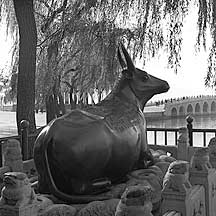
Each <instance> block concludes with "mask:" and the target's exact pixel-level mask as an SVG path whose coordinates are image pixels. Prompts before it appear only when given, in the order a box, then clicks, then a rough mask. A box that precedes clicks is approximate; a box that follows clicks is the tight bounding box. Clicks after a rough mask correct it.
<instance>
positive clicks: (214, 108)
mask: <svg viewBox="0 0 216 216" xmlns="http://www.w3.org/2000/svg"><path fill="white" fill-rule="evenodd" d="M215 112H216V103H215V101H212V103H211V113H215Z"/></svg>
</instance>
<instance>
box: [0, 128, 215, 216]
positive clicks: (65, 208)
mask: <svg viewBox="0 0 216 216" xmlns="http://www.w3.org/2000/svg"><path fill="white" fill-rule="evenodd" d="M150 147H151V148H152V149H154V151H155V152H156V153H155V155H156V154H157V152H158V155H159V156H158V158H160V160H161V161H157V162H156V165H157V167H155V166H152V168H151V173H150V172H149V173H148V172H143V171H142V172H141V171H136V173H135V172H133V173H131V177H133V175H132V174H137V175H138V176H136V178H134V177H133V179H130V183H131V182H133V183H136V182H137V183H136V184H138V185H139V183H140V182H141V181H143V182H147V180H148V178H150V177H151V176H155V175H159V179H158V180H157V181H153V180H150V181H148V183H146V185H144V186H143V185H142V187H139V186H131V185H127V184H122V185H121V187H119V188H118V189H113V191H115V192H117V191H118V193H121V194H122V199H123V200H122V201H121V199H120V197H118V198H116V197H114V199H111V200H106V201H95V202H92V203H89V204H87V205H86V204H80V205H66V204H64V203H62V204H59V200H56V204H53V202H54V199H52V200H50V199H48V198H47V197H46V196H43V195H39V194H36V193H31V190H33V189H31V188H33V186H37V175H36V169H35V166H34V161H33V160H26V161H22V157H21V151H20V145H19V142H17V141H16V140H8V141H7V142H5V143H4V145H3V154H4V155H3V167H1V168H0V178H1V179H2V178H7V177H8V176H10V177H11V176H12V177H13V176H14V175H15V176H16V175H17V176H19V178H21V179H23V181H24V179H25V176H26V178H27V179H28V180H26V181H25V182H27V185H28V187H27V188H28V190H27V191H28V192H26V193H23V194H22V193H21V194H22V195H21V197H22V198H21V200H24V201H20V202H18V203H21V204H17V205H16V204H15V205H14V203H12V204H11V203H10V202H9V203H7V202H6V203H5V202H4V193H5V191H7V190H6V189H4V188H5V186H4V187H3V189H2V193H1V198H0V215H2V216H24V215H30V216H31V215H32V216H36V215H38V216H39V215H40V216H45V215H50V214H51V213H52V215H59V212H62V214H63V215H64V214H66V213H65V212H71V215H74V216H75V215H78V216H81V215H89V216H94V215H112V216H115V215H121V214H125V213H124V211H126V213H127V214H126V215H128V216H132V215H134V213H133V209H137V208H136V202H139V205H140V207H139V208H140V209H139V210H140V214H142V213H143V212H146V213H145V214H147V212H148V214H147V215H149V216H152V215H155V213H154V208H155V206H156V205H155V204H157V205H158V203H159V208H158V206H157V215H158V216H160V215H161V216H215V215H216V205H215V203H216V192H215V191H216V170H215V168H216V138H212V139H211V141H210V143H209V146H208V148H198V147H196V148H195V147H192V146H190V145H189V143H188V132H187V128H180V130H179V135H178V145H177V146H150ZM168 155H169V156H168ZM170 155H171V156H170ZM173 158H177V159H178V160H177V161H175V160H173ZM158 167H159V168H161V171H160V170H159V169H158ZM188 167H189V168H188ZM173 170H174V171H173ZM21 173H25V175H22V174H21ZM152 173H154V174H152ZM17 178H18V177H17ZM161 178H162V181H163V187H162V193H161V195H160V196H162V197H163V201H162V203H160V202H159V200H158V198H159V197H160V196H157V197H154V190H153V197H154V198H152V201H151V199H150V198H149V197H150V195H145V193H147V192H148V194H151V193H152V192H151V189H155V188H157V190H159V188H160V187H159V186H160V185H159V184H158V182H160V181H161V180H160V179H161ZM172 178H173V179H174V180H173V179H172ZM170 179H171V180H170ZM135 181H136V182H135ZM152 185H153V187H152ZM2 186H3V185H2ZM2 186H1V188H2ZM29 186H30V187H29ZM149 187H150V188H149ZM126 190H129V191H130V193H129V192H128V191H126ZM33 191H34V190H33ZM146 191H147V192H146ZM29 194H34V195H31V196H30V195H29ZM137 194H139V196H140V198H139V197H138V198H137ZM157 195H159V193H158V192H157ZM133 196H134V198H133ZM125 197H126V198H127V199H128V201H127V202H126V204H127V205H128V206H129V207H127V208H128V209H129V210H127V208H125V206H127V205H126V204H125V203H124V202H125V199H126V198H125ZM142 197H143V198H142ZM129 198H130V199H131V200H132V201H131V202H130V199H129ZM156 198H157V199H156ZM26 199H27V202H26ZM13 202H14V201H13ZM151 202H152V204H153V205H151ZM23 203H24V204H23ZM57 203H58V204H57ZM128 203H129V204H128ZM133 203H135V204H134V206H135V207H133ZM142 203H143V205H145V207H142ZM124 205H125V206H124ZM151 209H153V211H152V212H153V213H151ZM158 209H159V210H158ZM104 212H105V213H104ZM122 212H123V213H122Z"/></svg>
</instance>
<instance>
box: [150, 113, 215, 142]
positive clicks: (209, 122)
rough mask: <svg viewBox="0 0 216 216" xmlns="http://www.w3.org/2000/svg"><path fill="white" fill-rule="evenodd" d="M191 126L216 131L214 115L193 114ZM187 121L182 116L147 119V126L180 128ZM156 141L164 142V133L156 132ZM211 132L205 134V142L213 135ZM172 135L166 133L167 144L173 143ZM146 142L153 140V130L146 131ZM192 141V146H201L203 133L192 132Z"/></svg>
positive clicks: (185, 124)
mask: <svg viewBox="0 0 216 216" xmlns="http://www.w3.org/2000/svg"><path fill="white" fill-rule="evenodd" d="M193 119H194V120H193V128H198V129H215V131H216V115H208V116H193ZM186 126H187V122H186V119H185V118H184V117H181V118H180V117H179V118H170V119H159V120H153V121H150V120H149V121H147V127H153V128H154V127H158V128H180V127H186ZM157 136H158V137H157V142H158V143H159V144H164V133H163V132H158V133H157ZM214 136H215V135H214V134H213V133H207V134H206V142H207V144H208V143H209V140H210V139H211V138H212V137H214ZM174 139H175V137H174V135H173V134H172V133H168V144H169V145H173V143H174ZM148 142H149V143H150V144H151V143H153V142H154V135H153V132H148ZM193 143H194V146H203V134H201V133H194V135H193Z"/></svg>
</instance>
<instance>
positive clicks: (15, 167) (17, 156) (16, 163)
mask: <svg viewBox="0 0 216 216" xmlns="http://www.w3.org/2000/svg"><path fill="white" fill-rule="evenodd" d="M2 150H3V151H2V152H3V163H2V165H3V167H8V169H9V171H14V172H23V161H22V153H21V147H20V142H19V141H18V140H16V139H8V140H7V141H5V142H4V143H3V149H2Z"/></svg>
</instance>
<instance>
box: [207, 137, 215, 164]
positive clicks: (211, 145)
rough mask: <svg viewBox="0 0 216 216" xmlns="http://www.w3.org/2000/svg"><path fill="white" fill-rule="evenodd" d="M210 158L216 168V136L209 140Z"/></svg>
mask: <svg viewBox="0 0 216 216" xmlns="http://www.w3.org/2000/svg"><path fill="white" fill-rule="evenodd" d="M208 148H209V160H210V163H211V165H212V167H214V168H216V137H213V138H211V140H210V141H209V145H208Z"/></svg>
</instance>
